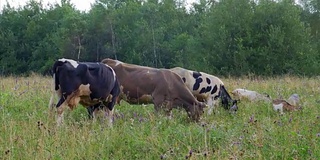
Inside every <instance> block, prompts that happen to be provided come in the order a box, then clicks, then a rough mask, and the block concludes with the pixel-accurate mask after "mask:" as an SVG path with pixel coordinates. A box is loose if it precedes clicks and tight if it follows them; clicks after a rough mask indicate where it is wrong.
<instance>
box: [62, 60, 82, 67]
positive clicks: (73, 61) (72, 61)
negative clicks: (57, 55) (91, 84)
mask: <svg viewBox="0 0 320 160" xmlns="http://www.w3.org/2000/svg"><path fill="white" fill-rule="evenodd" d="M58 61H60V62H69V63H70V64H71V65H72V66H73V67H74V68H77V67H78V65H79V63H78V62H77V61H75V60H72V59H65V58H61V59H59V60H58Z"/></svg>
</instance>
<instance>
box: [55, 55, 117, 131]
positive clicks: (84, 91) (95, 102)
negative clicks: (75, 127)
mask: <svg viewBox="0 0 320 160" xmlns="http://www.w3.org/2000/svg"><path fill="white" fill-rule="evenodd" d="M52 69H53V87H54V88H53V89H52V90H53V93H52V96H51V98H50V102H49V107H51V106H52V103H53V97H54V91H55V92H56V94H57V95H58V97H59V101H58V103H57V105H56V107H57V112H58V117H57V124H58V125H60V124H61V123H62V121H63V111H64V109H65V108H66V107H67V106H69V108H70V109H73V108H74V107H76V106H77V105H78V104H79V103H80V104H82V105H83V106H84V107H86V108H87V109H88V112H89V115H90V116H91V117H94V114H95V111H97V110H98V109H99V108H101V107H100V106H104V107H102V108H103V109H104V110H105V111H106V114H107V115H108V116H109V122H110V124H112V119H113V117H112V116H113V108H114V105H115V103H116V99H117V98H118V96H119V94H120V86H119V83H118V80H117V78H116V74H115V72H114V70H113V69H112V68H111V67H110V66H108V65H106V64H103V63H93V62H76V61H74V60H71V59H64V58H63V59H59V60H57V61H56V62H55V63H54V65H53V68H52Z"/></svg>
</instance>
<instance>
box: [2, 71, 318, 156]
mask: <svg viewBox="0 0 320 160" xmlns="http://www.w3.org/2000/svg"><path fill="white" fill-rule="evenodd" d="M222 80H223V81H224V82H225V86H226V88H227V90H228V91H229V92H231V91H232V90H233V89H235V88H247V89H250V90H255V91H258V92H260V93H264V92H265V93H268V94H269V95H271V96H272V97H273V98H277V97H278V96H279V95H281V96H283V97H284V98H288V97H289V96H290V95H291V94H293V93H298V94H299V95H300V98H301V102H302V108H303V109H302V110H299V111H296V112H292V113H285V114H284V115H279V114H278V113H276V112H275V111H273V109H272V107H271V104H269V103H265V102H258V103H251V102H248V101H241V102H240V103H239V105H238V106H239V111H238V113H237V114H230V113H228V112H227V111H225V110H224V109H223V108H222V107H219V108H217V109H216V114H213V115H206V114H205V115H204V116H203V118H202V120H201V122H199V123H193V122H190V121H188V119H187V115H186V113H185V111H184V110H174V113H173V115H174V118H173V119H168V118H166V117H165V116H163V115H161V114H160V115H156V114H154V112H153V106H152V105H147V106H141V105H129V104H127V103H126V102H122V103H121V105H120V106H116V107H115V114H116V117H115V121H114V124H113V127H112V128H111V127H108V126H107V121H104V120H103V118H102V119H98V120H97V121H95V122H93V121H92V120H89V119H88V117H87V111H86V109H85V108H84V107H82V106H78V107H77V108H76V109H75V110H73V111H72V112H70V111H68V112H66V114H65V117H64V122H65V123H64V124H63V125H62V126H61V127H57V126H56V123H55V116H54V115H55V113H52V114H49V113H50V112H49V110H48V101H49V98H50V88H51V86H50V84H51V79H50V78H49V77H41V76H37V75H32V76H30V77H0V124H1V126H0V159H186V158H188V159H314V160H316V159H319V157H320V78H319V77H315V78H306V77H300V78H299V77H290V76H284V77H277V78H266V79H261V78H252V77H244V78H223V79H222ZM56 101H57V100H56Z"/></svg>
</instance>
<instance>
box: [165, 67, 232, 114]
mask: <svg viewBox="0 0 320 160" xmlns="http://www.w3.org/2000/svg"><path fill="white" fill-rule="evenodd" d="M170 70H171V71H172V72H174V73H176V74H178V75H179V76H180V77H181V78H182V80H183V82H184V83H185V84H186V86H187V87H188V88H189V89H190V91H191V92H192V94H193V95H194V96H195V97H197V99H198V100H199V101H203V102H206V104H207V105H208V106H209V111H208V114H211V113H212V111H213V109H214V107H215V106H217V104H218V98H221V102H222V105H223V107H224V108H225V109H230V108H232V110H235V111H236V110H237V109H238V107H237V105H236V104H237V101H236V100H233V99H232V98H231V97H230V95H229V93H228V92H227V90H226V89H225V87H224V84H223V82H222V81H221V80H220V79H219V78H218V77H216V76H213V75H210V74H207V73H204V72H197V71H192V70H188V69H184V68H181V67H175V68H171V69H170Z"/></svg>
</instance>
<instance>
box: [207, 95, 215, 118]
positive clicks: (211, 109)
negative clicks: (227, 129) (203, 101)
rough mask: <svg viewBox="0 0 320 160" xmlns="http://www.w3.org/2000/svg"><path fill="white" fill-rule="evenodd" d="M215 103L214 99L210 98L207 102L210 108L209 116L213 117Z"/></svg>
mask: <svg viewBox="0 0 320 160" xmlns="http://www.w3.org/2000/svg"><path fill="white" fill-rule="evenodd" d="M214 102H215V101H214V100H213V97H208V100H207V105H208V107H209V110H208V115H211V114H212V111H214V107H215V104H214Z"/></svg>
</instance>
